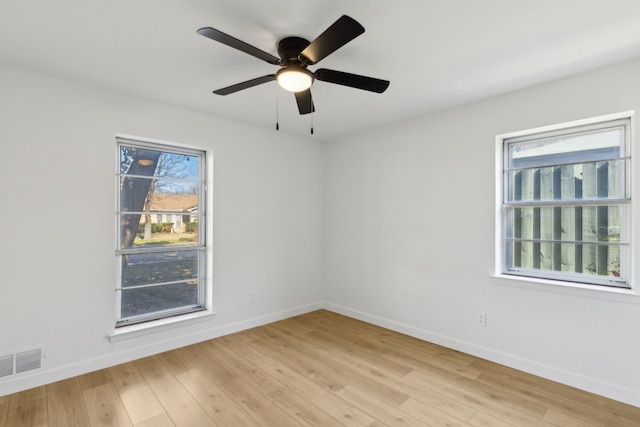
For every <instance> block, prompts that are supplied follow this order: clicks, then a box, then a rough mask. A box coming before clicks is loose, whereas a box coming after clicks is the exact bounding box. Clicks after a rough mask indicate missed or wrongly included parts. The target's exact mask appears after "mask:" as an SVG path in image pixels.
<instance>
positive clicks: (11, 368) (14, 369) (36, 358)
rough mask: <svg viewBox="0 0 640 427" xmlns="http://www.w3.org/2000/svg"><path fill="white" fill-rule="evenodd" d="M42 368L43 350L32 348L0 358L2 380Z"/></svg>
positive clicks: (0, 377) (0, 376)
mask: <svg viewBox="0 0 640 427" xmlns="http://www.w3.org/2000/svg"><path fill="white" fill-rule="evenodd" d="M41 367H42V349H41V348H32V349H29V350H24V351H19V352H16V353H11V354H5V355H2V356H0V379H2V378H6V377H9V376H11V375H16V374H21V373H24V372H29V371H33V370H36V369H40V368H41Z"/></svg>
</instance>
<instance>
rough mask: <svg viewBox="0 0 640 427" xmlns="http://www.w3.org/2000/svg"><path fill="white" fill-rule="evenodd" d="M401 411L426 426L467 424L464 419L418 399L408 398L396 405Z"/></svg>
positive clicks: (462, 426)
mask: <svg viewBox="0 0 640 427" xmlns="http://www.w3.org/2000/svg"><path fill="white" fill-rule="evenodd" d="M398 409H400V410H401V411H402V412H405V413H406V414H407V415H410V416H411V417H414V418H416V419H418V420H420V421H422V422H424V423H425V424H426V425H428V426H433V427H438V426H448V427H465V426H468V424H467V423H466V421H464V420H461V419H459V418H456V417H454V416H452V415H449V414H448V413H446V412H443V411H441V410H439V409H438V408H436V407H434V406H431V405H429V404H427V403H425V402H422V401H420V400H418V399H414V398H411V399H408V400H407V401H405V402H404V403H403V404H402V405H400V406H399V407H398Z"/></svg>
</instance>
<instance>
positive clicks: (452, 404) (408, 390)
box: [336, 355, 476, 420]
mask: <svg viewBox="0 0 640 427" xmlns="http://www.w3.org/2000/svg"><path fill="white" fill-rule="evenodd" d="M336 357H337V356H336ZM342 357H343V358H344V359H345V364H349V366H351V368H352V369H358V370H364V371H365V372H368V371H373V370H375V367H374V366H368V364H367V363H366V362H364V361H358V360H357V359H356V360H352V361H351V362H349V361H350V359H351V356H350V355H342ZM377 380H378V381H380V382H382V383H384V384H386V385H388V386H389V387H393V388H395V389H397V390H401V391H402V392H403V393H405V394H406V395H408V396H411V397H412V398H414V399H417V400H419V401H421V402H422V403H425V404H428V405H430V406H431V407H434V408H437V409H439V410H441V411H443V412H446V413H447V414H449V415H452V416H454V417H456V418H458V419H461V420H467V419H469V418H471V416H473V414H474V413H475V412H476V411H475V409H473V408H470V407H469V405H467V404H465V402H464V401H461V400H458V399H454V398H452V397H451V396H449V395H446V394H445V393H442V391H441V390H440V388H439V387H437V386H435V385H431V384H428V383H425V382H421V383H418V382H415V381H412V380H410V379H407V378H405V376H398V375H392V374H390V373H387V372H384V371H381V370H379V371H378V372H377Z"/></svg>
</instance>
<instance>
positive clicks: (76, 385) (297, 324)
mask: <svg viewBox="0 0 640 427" xmlns="http://www.w3.org/2000/svg"><path fill="white" fill-rule="evenodd" d="M132 425H133V426H140V427H142V426H152V427H163V426H174V425H175V426H197V427H203V426H232V427H238V426H256V425H260V426H277V427H282V426H284V427H286V426H299V425H305V426H343V425H345V426H384V425H387V426H433V427H442V426H492V427H493V426H498V427H499V426H518V427H523V426H616V427H625V426H635V427H637V426H639V425H640V408H636V407H633V406H629V405H625V404H622V403H619V402H615V401H612V400H609V399H605V398H602V397H598V396H595V395H592V394H589V393H585V392H582V391H578V390H576V389H573V388H571V387H567V386H563V385H560V384H557V383H554V382H552V381H548V380H544V379H541V378H538V377H535V376H532V375H528V374H525V373H522V372H519V371H516V370H513V369H510V368H505V367H503V366H499V365H496V364H494V363H490V362H487V361H485V360H482V359H478V358H476V357H473V356H469V355H466V354H463V353H459V352H456V351H452V350H448V349H445V348H443V347H439V346H436V345H433V344H429V343H426V342H424V341H420V340H417V339H414V338H410V337H407V336H405V335H401V334H397V333H394V332H390V331H388V330H386V329H382V328H379V327H376V326H372V325H369V324H366V323H363V322H360V321H356V320H353V319H349V318H347V317H343V316H340V315H337V314H334V313H331V312H328V311H324V310H321V311H316V312H313V313H309V314H306V315H303V316H298V317H295V318H291V319H287V320H284V321H280V322H276V323H272V324H270V325H266V326H261V327H258V328H255V329H250V330H247V331H243V332H240V333H236V334H233V335H229V336H226V337H222V338H218V339H214V340H211V341H207V342H204V343H200V344H196V345H192V346H189V347H185V348H181V349H178V350H173V351H169V352H167V353H163V354H159V355H156V356H152V357H148V358H145V359H141V360H138V361H135V362H131V363H126V364H124V365H119V366H115V367H113V368H109V369H105V370H101V371H98V372H94V373H90V374H87V375H82V376H80V377H76V378H71V379H68V380H65V381H60V382H57V383H53V384H49V385H47V386H43V387H38V388H35V389H32V390H28V391H24V392H21V393H17V394H13V395H10V396H4V397H0V426H7V427H17V426H64V427H70V426H82V427H85V426H132Z"/></svg>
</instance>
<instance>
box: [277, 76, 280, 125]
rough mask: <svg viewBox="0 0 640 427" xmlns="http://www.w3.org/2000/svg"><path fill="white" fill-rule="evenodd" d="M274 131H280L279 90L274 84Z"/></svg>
mask: <svg viewBox="0 0 640 427" xmlns="http://www.w3.org/2000/svg"><path fill="white" fill-rule="evenodd" d="M276 130H280V89H279V88H278V82H276Z"/></svg>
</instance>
